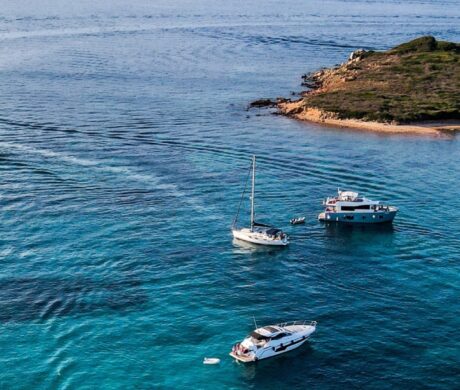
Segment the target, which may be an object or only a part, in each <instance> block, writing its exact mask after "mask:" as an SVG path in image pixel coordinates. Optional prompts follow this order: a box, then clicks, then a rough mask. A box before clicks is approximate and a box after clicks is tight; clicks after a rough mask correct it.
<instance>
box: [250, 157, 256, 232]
mask: <svg viewBox="0 0 460 390" xmlns="http://www.w3.org/2000/svg"><path fill="white" fill-rule="evenodd" d="M255 185H256V156H252V190H251V230H252V229H253V228H254V187H255Z"/></svg>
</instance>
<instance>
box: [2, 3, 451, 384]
mask: <svg viewBox="0 0 460 390" xmlns="http://www.w3.org/2000/svg"><path fill="white" fill-rule="evenodd" d="M248 3H250V4H248ZM458 5H459V4H458V1H446V0H439V1H435V0H433V1H428V0H413V1H396V0H394V1H391V0H387V1H385V0H382V1H372V0H369V1H364V0H363V1H346V0H330V1H328V0H324V1H308V2H304V1H289V2H279V1H272V0H270V1H264V2H262V1H254V2H243V1H227V2H215V1H211V0H198V1H181V2H172V1H166V0H161V1H155V2H148V1H140V0H136V1H134V2H122V1H102V2H90V1H82V2H74V3H72V4H64V3H63V2H59V1H58V0H55V1H42V2H40V3H32V2H29V1H25V0H22V1H16V2H8V4H2V14H1V16H0V77H1V78H0V80H1V88H0V169H1V180H0V207H1V209H0V210H1V213H0V216H1V225H0V226H1V227H0V229H1V231H0V233H1V234H0V264H1V268H0V327H1V329H0V388H1V389H45V388H46V389H54V388H56V389H58V388H59V389H77V388H78V389H95V388H98V389H129V388H136V389H147V388H155V389H157V388H165V389H182V388H197V389H217V388H231V389H240V388H241V389H242V388H254V389H259V388H260V389H284V388H285V389H306V388H318V389H337V388H341V389H342V388H347V389H349V388H367V389H385V388H403V387H406V388H413V389H417V388H432V389H454V388H458V386H459V385H460V337H459V336H458V330H459V328H460V317H459V315H458V314H459V312H460V298H459V297H460V279H459V275H460V273H459V271H460V256H459V253H460V240H459V232H460V228H459V226H460V225H459V223H460V196H459V195H460V192H459V189H458V183H459V182H460V171H459V169H458V162H459V157H460V142H459V138H458V136H454V137H445V138H421V137H409V136H406V137H401V136H384V135H377V134H372V133H363V132H359V131H352V130H341V129H335V128H323V127H320V126H317V125H313V124H306V123H298V122H295V121H291V120H289V119H286V118H282V117H277V116H272V115H268V114H266V113H265V112H263V111H260V112H258V111H250V112H247V111H245V106H246V105H247V103H248V102H249V101H251V100H252V99H256V98H259V97H276V96H288V95H289V93H290V91H299V90H300V86H299V84H300V75H301V74H303V73H305V72H308V71H312V70H315V69H317V68H320V67H322V66H330V65H334V64H336V63H340V62H342V61H344V60H345V59H346V57H347V56H348V54H349V53H350V52H351V51H352V50H354V49H357V48H361V47H364V48H373V49H385V48H388V47H391V46H393V45H395V44H397V43H400V42H403V41H406V40H408V39H411V38H414V37H417V36H420V35H424V34H433V35H435V36H436V37H438V38H440V39H447V40H456V41H460V30H459V25H460V8H459V6H458ZM252 154H256V155H257V156H258V167H259V169H258V176H257V184H258V187H257V213H258V215H259V219H261V220H265V221H270V222H272V223H274V224H277V225H278V226H281V227H285V228H286V230H287V231H288V233H289V234H290V235H291V237H292V243H291V245H290V246H289V247H288V248H285V249H282V250H274V249H264V248H259V249H254V248H251V247H241V246H239V245H236V244H235V243H233V242H232V238H231V234H230V230H229V227H230V224H231V221H232V219H233V217H234V214H235V212H236V208H237V205H238V201H239V198H240V194H241V190H242V186H243V184H244V179H245V175H246V172H247V169H248V164H249V162H250V157H251V155H252ZM337 187H341V188H347V189H352V190H357V191H362V192H364V193H365V194H366V195H368V196H369V197H371V198H376V199H381V200H384V201H388V202H390V203H391V204H394V205H396V206H398V207H400V213H399V214H398V216H397V218H396V220H395V222H394V224H393V226H387V227H380V228H362V227H361V228H360V227H358V228H351V227H348V228H339V227H326V226H324V225H322V224H320V223H318V222H317V221H316V215H317V213H318V212H320V211H321V199H322V198H323V197H325V196H327V195H331V194H333V193H334V192H335V191H336V188H337ZM246 212H247V210H246ZM296 215H306V216H307V224H306V225H305V226H297V227H290V226H289V225H288V221H289V219H290V218H291V217H292V216H296ZM244 216H247V213H246V214H245V215H244ZM252 316H255V317H256V319H257V320H258V322H259V324H270V323H274V322H279V321H286V320H295V319H309V320H317V321H318V328H317V333H316V334H315V336H314V338H313V339H312V340H311V342H310V343H309V345H307V346H305V347H303V348H301V349H299V350H297V351H295V352H293V353H291V354H287V355H284V356H281V357H279V358H276V359H272V360H267V361H263V362H260V363H259V364H257V365H252V366H243V365H240V364H236V363H235V362H233V361H232V360H231V359H230V358H229V357H228V356H227V353H228V351H229V350H230V348H231V346H232V344H233V343H234V342H236V341H237V340H239V339H241V338H242V337H244V336H245V335H246V333H248V332H249V331H250V330H251V329H252ZM205 356H213V357H220V358H221V359H222V363H221V364H220V365H219V366H204V365H202V359H203V357H205Z"/></svg>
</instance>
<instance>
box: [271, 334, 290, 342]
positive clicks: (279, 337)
mask: <svg viewBox="0 0 460 390" xmlns="http://www.w3.org/2000/svg"><path fill="white" fill-rule="evenodd" d="M287 335H288V334H287V333H279V334H277V335H276V336H275V337H272V340H279V339H281V338H283V337H286V336H287Z"/></svg>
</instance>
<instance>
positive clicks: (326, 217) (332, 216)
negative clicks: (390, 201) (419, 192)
mask: <svg viewBox="0 0 460 390" xmlns="http://www.w3.org/2000/svg"><path fill="white" fill-rule="evenodd" d="M397 212H398V211H397V210H390V211H377V212H367V213H366V212H354V213H350V212H333V211H327V212H322V213H321V214H319V216H318V219H319V220H320V221H323V222H341V223H353V224H371V223H372V224H374V223H388V222H393V219H394V218H395V216H396V213H397Z"/></svg>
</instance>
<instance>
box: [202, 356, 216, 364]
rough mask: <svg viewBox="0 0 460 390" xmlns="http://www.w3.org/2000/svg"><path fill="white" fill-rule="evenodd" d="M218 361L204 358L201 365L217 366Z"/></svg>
mask: <svg viewBox="0 0 460 390" xmlns="http://www.w3.org/2000/svg"><path fill="white" fill-rule="evenodd" d="M219 363H220V359H219V358H207V357H205V358H204V359H203V364H219Z"/></svg>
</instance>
